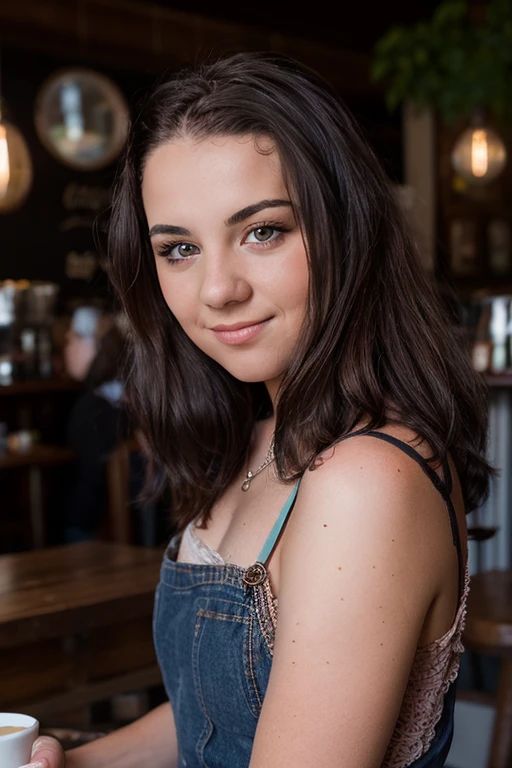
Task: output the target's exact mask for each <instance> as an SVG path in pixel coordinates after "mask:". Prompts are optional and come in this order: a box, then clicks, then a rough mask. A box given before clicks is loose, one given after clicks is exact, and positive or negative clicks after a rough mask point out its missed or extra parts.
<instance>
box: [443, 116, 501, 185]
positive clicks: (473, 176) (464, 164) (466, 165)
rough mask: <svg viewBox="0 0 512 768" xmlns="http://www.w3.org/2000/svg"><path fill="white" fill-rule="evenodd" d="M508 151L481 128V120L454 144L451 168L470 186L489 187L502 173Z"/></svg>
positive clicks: (486, 130) (477, 118) (494, 136)
mask: <svg viewBox="0 0 512 768" xmlns="http://www.w3.org/2000/svg"><path fill="white" fill-rule="evenodd" d="M506 163H507V150H506V148H505V145H504V143H503V141H502V139H501V138H500V136H499V135H498V134H497V133H496V131H494V130H493V129H492V128H489V127H488V126H486V125H485V124H483V121H482V119H481V118H480V116H478V115H477V117H476V118H475V119H474V121H473V125H471V126H470V127H469V128H466V130H465V131H463V133H462V134H461V135H460V136H459V138H458V139H457V141H456V142H455V146H454V148H453V152H452V165H453V168H454V169H455V170H456V171H457V173H458V174H459V175H460V176H462V177H463V178H464V179H465V180H466V181H467V182H469V183H470V184H476V185H479V186H482V185H485V184H489V182H491V181H493V180H494V179H496V178H497V177H498V176H499V175H500V173H501V172H502V171H503V169H504V167H505V165H506Z"/></svg>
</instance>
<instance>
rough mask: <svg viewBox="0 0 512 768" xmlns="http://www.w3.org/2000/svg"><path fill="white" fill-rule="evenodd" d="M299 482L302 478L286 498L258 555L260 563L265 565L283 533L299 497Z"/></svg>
mask: <svg viewBox="0 0 512 768" xmlns="http://www.w3.org/2000/svg"><path fill="white" fill-rule="evenodd" d="M299 484H300V479H299V480H297V483H296V484H295V486H294V488H293V491H292V492H291V493H290V495H289V496H288V498H287V499H286V501H285V503H284V506H283V508H282V510H281V511H280V513H279V517H278V518H277V520H276V522H275V523H274V527H273V528H272V530H271V531H270V533H269V535H268V537H267V540H266V542H265V544H264V545H263V549H262V550H261V552H260V554H259V556H258V563H263V565H264V564H265V563H266V562H267V560H268V558H269V557H270V555H271V553H272V550H273V549H274V547H275V544H276V541H277V539H278V537H279V534H280V533H281V530H282V528H283V526H284V524H285V523H286V520H287V519H288V516H289V514H290V512H291V511H292V508H293V504H294V502H295V499H296V498H297V492H298V490H299Z"/></svg>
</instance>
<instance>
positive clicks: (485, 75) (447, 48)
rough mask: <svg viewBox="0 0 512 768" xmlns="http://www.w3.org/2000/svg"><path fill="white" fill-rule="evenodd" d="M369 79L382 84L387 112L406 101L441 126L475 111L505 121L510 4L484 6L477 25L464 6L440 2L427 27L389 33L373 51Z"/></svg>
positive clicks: (453, 0) (511, 68)
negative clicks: (431, 114)
mask: <svg viewBox="0 0 512 768" xmlns="http://www.w3.org/2000/svg"><path fill="white" fill-rule="evenodd" d="M372 77H373V79H374V80H384V81H385V82H386V84H387V89H386V102H387V105H388V107H389V108H390V109H395V108H396V107H398V106H399V105H400V104H401V103H402V102H404V101H407V100H409V101H412V102H413V103H414V104H416V106H417V107H418V108H419V109H422V108H431V109H433V110H434V111H435V113H436V114H437V115H438V116H439V117H440V118H441V119H442V120H444V121H445V122H446V123H453V122H454V121H455V120H457V119H463V118H467V117H469V116H470V115H471V114H472V113H473V111H474V110H475V108H478V109H480V110H482V109H483V110H486V111H488V112H489V113H491V114H493V115H494V116H495V117H496V118H498V119H506V118H510V117H511V116H512V2H511V0H490V1H489V4H488V5H487V8H486V9H485V15H484V19H483V21H482V23H473V22H472V20H471V19H470V13H469V8H468V3H467V2H465V0H444V1H443V2H442V3H441V4H440V5H439V7H438V8H437V10H436V11H435V13H434V15H433V16H432V19H431V20H430V21H425V22H420V23H418V24H415V25H413V26H409V27H403V26H402V27H398V26H397V27H393V28H391V29H390V30H389V31H388V32H387V33H386V34H385V35H384V36H383V37H382V38H381V39H380V40H379V41H378V43H377V45H376V48H375V55H374V60H373V63H372Z"/></svg>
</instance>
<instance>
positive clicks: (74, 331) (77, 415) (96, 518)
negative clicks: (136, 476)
mask: <svg viewBox="0 0 512 768" xmlns="http://www.w3.org/2000/svg"><path fill="white" fill-rule="evenodd" d="M124 344H125V341H124V335H123V333H122V331H121V330H120V327H119V323H118V322H117V321H116V317H115V316H114V315H111V314H106V313H104V312H102V311H100V310H99V309H97V308H96V307H91V306H87V307H79V308H78V309H76V310H75V312H74V314H73V316H72V318H71V325H70V328H69V331H68V334H67V337H66V345H65V347H64V362H65V367H66V370H67V372H68V374H69V375H70V376H71V377H72V378H73V379H75V380H76V381H80V382H82V383H83V385H84V388H85V390H86V391H85V392H84V394H83V395H81V396H80V397H79V398H78V400H77V401H76V403H75V404H74V406H73V409H72V411H71V414H70V418H69V422H68V425H67V436H66V437H67V442H68V444H69V446H70V447H71V448H72V449H73V451H74V452H75V454H76V468H75V476H74V481H73V482H72V485H71V487H70V489H69V492H68V494H67V498H66V502H65V509H64V521H63V526H64V530H63V536H64V540H65V541H66V542H74V541H83V540H86V539H92V538H94V537H96V536H97V534H98V529H99V527H100V526H101V524H102V521H103V516H104V513H105V510H106V505H107V477H106V461H107V459H108V456H109V454H110V453H111V452H112V450H113V449H114V447H115V446H116V445H117V443H118V442H119V441H121V440H123V439H125V438H126V437H127V435H128V424H127V417H126V414H125V411H124V409H123V407H122V397H123V385H122V382H121V380H120V378H119V369H120V366H121V361H122V354H123V349H124Z"/></svg>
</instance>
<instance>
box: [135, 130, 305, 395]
mask: <svg viewBox="0 0 512 768" xmlns="http://www.w3.org/2000/svg"><path fill="white" fill-rule="evenodd" d="M258 146H259V147H260V149H264V150H265V152H264V153H263V152H261V151H258V149H257V146H256V143H255V139H254V137H252V136H246V137H231V136H227V137H216V138H210V139H205V140H202V141H197V140H193V139H191V138H189V137H184V138H180V139H178V140H175V141H170V142H168V143H167V144H164V145H161V146H160V147H159V148H158V149H156V150H155V151H154V152H153V153H152V154H151V155H150V156H149V158H148V160H147V163H146V167H145V170H144V176H143V183H142V197H143V202H144V208H145V211H146V216H147V221H148V227H149V237H150V240H151V245H152V248H153V252H154V254H155V260H156V268H157V272H158V279H159V282H160V287H161V289H162V293H163V296H164V298H165V301H166V302H167V305H168V307H169V309H170V310H171V312H172V313H173V315H174V316H175V318H176V319H177V321H178V322H179V323H180V325H181V326H182V328H183V330H184V331H185V333H186V334H187V336H188V337H189V338H190V339H191V340H192V341H193V342H194V344H196V345H197V346H198V347H199V348H200V349H201V350H202V351H203V352H205V353H206V354H207V355H209V356H210V357H211V358H213V359H214V360H216V361H217V362H218V363H219V364H220V365H222V366H223V367H224V368H225V369H226V370H228V371H229V372H230V373H231V374H232V375H233V376H235V377H236V378H237V379H240V380H242V381H247V382H254V381H265V382H266V383H267V386H268V387H269V391H270V392H271V395H272V394H273V390H274V391H275V387H276V386H277V385H278V384H279V380H280V378H281V376H282V374H283V373H284V371H285V370H286V368H287V367H288V365H289V363H290V360H291V358H292V355H293V351H294V348H295V345H296V343H297V339H298V337H299V333H300V330H301V328H302V325H303V322H304V320H305V316H306V309H307V302H308V278H309V273H308V262H307V255H306V249H305V245H304V241H303V239H302V234H301V231H300V227H299V224H298V222H297V220H296V218H295V215H294V209H293V205H292V200H291V199H290V195H289V193H288V191H287V190H286V187H285V184H284V180H283V176H282V172H281V165H280V161H279V157H278V155H277V152H275V151H272V145H271V144H270V142H269V141H268V140H267V141H266V142H262V141H261V140H259V141H258Z"/></svg>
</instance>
